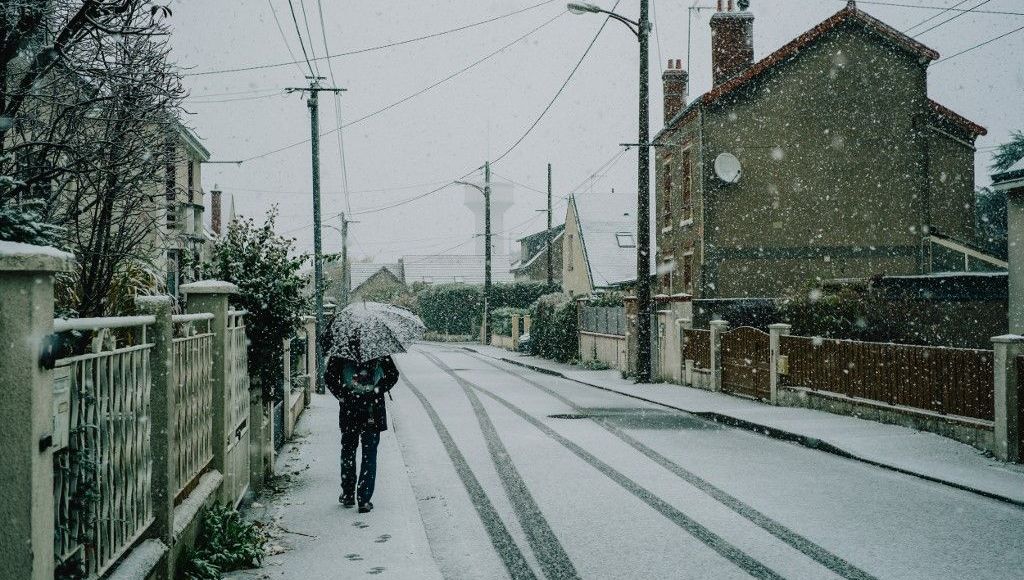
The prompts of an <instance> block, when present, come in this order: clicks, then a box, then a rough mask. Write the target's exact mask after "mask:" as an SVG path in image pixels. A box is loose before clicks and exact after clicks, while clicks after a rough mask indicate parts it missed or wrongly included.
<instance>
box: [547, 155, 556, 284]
mask: <svg viewBox="0 0 1024 580" xmlns="http://www.w3.org/2000/svg"><path fill="white" fill-rule="evenodd" d="M545 235H546V236H547V242H548V288H549V290H550V288H551V287H552V286H554V285H555V272H554V269H553V268H554V265H553V264H554V262H553V260H552V257H551V237H552V236H551V164H550V163H548V230H547V233H546V234H545Z"/></svg>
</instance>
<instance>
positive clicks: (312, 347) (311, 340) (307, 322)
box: [302, 316, 317, 407]
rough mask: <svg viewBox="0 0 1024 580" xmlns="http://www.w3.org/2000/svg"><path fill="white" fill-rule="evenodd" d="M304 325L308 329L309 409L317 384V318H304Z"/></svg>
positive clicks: (307, 388) (307, 391)
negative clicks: (315, 384)
mask: <svg viewBox="0 0 1024 580" xmlns="http://www.w3.org/2000/svg"><path fill="white" fill-rule="evenodd" d="M302 324H303V326H304V327H305V328H306V388H305V393H304V395H303V396H304V397H305V399H306V400H305V405H306V406H307V407H308V406H309V402H310V399H311V398H312V396H313V387H314V383H315V382H316V376H315V374H316V370H315V369H316V341H317V336H316V317H315V316H303V317H302Z"/></svg>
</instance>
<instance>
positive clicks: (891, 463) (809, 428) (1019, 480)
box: [461, 345, 1024, 505]
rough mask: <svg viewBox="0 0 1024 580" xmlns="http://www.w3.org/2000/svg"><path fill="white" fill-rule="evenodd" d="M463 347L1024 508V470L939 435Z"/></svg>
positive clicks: (484, 348)
mask: <svg viewBox="0 0 1024 580" xmlns="http://www.w3.org/2000/svg"><path fill="white" fill-rule="evenodd" d="M461 346H463V347H464V348H466V349H467V350H470V351H474V352H477V353H478V354H481V355H484V356H487V357H490V358H494V359H501V360H505V361H507V362H511V363H513V364H519V365H522V366H526V367H530V368H533V369H535V370H542V371H544V372H548V373H551V374H555V375H558V376H561V377H563V378H566V379H569V380H572V381H575V382H578V383H582V384H586V385H589V386H592V387H597V388H601V389H606V390H610V391H615V392H619V393H622V394H625V395H628V396H630V397H634V398H637V399H642V400H645V401H648V402H651V403H656V404H659V405H663V406H665V407H669V408H673V409H677V410H680V411H686V412H689V413H694V414H696V415H700V416H704V417H707V418H710V419H713V420H717V421H721V422H724V423H730V424H733V425H736V426H739V427H742V428H745V429H751V430H754V431H761V432H764V433H765V434H767V435H770V436H772V437H777V438H781V439H788V440H791V441H794V442H797V443H800V444H802V445H805V446H808V447H813V448H817V449H821V450H823V451H828V452H832V453H837V454H840V455H844V456H847V457H850V458H851V459H856V460H858V461H864V462H866V463H871V464H874V465H878V466H881V467H885V468H887V469H892V470H895V471H899V472H903V473H908V474H912V475H915V476H918V477H923V478H925V479H929V480H932V481H936V482H939V483H943V484H946V485H951V486H953V487H957V488H960V489H965V490H968V491H972V492H974V493H979V494H982V495H985V496H989V497H993V498H996V499H1000V500H1003V501H1009V502H1012V503H1016V504H1018V505H1024V466H1020V465H1013V464H1006V463H1002V462H999V461H996V460H994V459H992V458H989V457H986V456H985V455H984V454H983V453H982V452H980V451H978V450H977V449H975V448H974V447H971V446H969V445H965V444H963V443H959V442H957V441H954V440H952V439H948V438H946V437H942V436H939V435H935V434H933V433H926V432H923V431H916V430H914V429H909V428H906V427H899V426H896V425H887V424H884V423H877V422H874V421H867V420H864V419H857V418H855V417H846V416H842V415H834V414H832V413H826V412H823V411H815V410H812V409H801V408H794V407H776V406H772V405H767V404H764V403H760V402H757V401H751V400H748V399H743V398H740V397H733V396H730V395H726V394H722V393H714V392H710V391H705V390H702V389H694V388H690V387H684V386H681V385H673V384H665V383H662V384H654V385H642V386H641V385H637V384H635V383H633V382H632V381H629V380H626V379H623V378H622V377H621V375H620V373H619V371H617V370H611V371H589V370H582V369H580V368H579V367H574V366H571V365H566V364H560V363H556V362H552V361H548V360H544V359H541V358H537V357H532V356H527V355H524V354H521V353H515V352H510V351H507V350H503V349H500V348H496V347H492V346H481V345H461Z"/></svg>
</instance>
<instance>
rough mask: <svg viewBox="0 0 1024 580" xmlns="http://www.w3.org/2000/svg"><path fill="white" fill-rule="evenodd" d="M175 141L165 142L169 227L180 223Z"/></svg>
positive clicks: (165, 175)
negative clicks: (176, 195)
mask: <svg viewBox="0 0 1024 580" xmlns="http://www.w3.org/2000/svg"><path fill="white" fill-rule="evenodd" d="M174 153H175V152H174V142H173V141H171V140H170V139H168V140H167V142H166V143H165V144H164V155H166V159H164V196H165V197H166V198H167V227H168V228H169V229H173V228H175V227H176V226H177V223H178V213H177V208H176V207H175V203H174V201H175V190H176V189H177V187H178V183H177V175H175V173H176V169H177V168H176V167H175V165H174Z"/></svg>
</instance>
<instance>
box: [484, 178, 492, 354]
mask: <svg viewBox="0 0 1024 580" xmlns="http://www.w3.org/2000/svg"><path fill="white" fill-rule="evenodd" d="M484 344H491V162H490V161H484Z"/></svg>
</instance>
